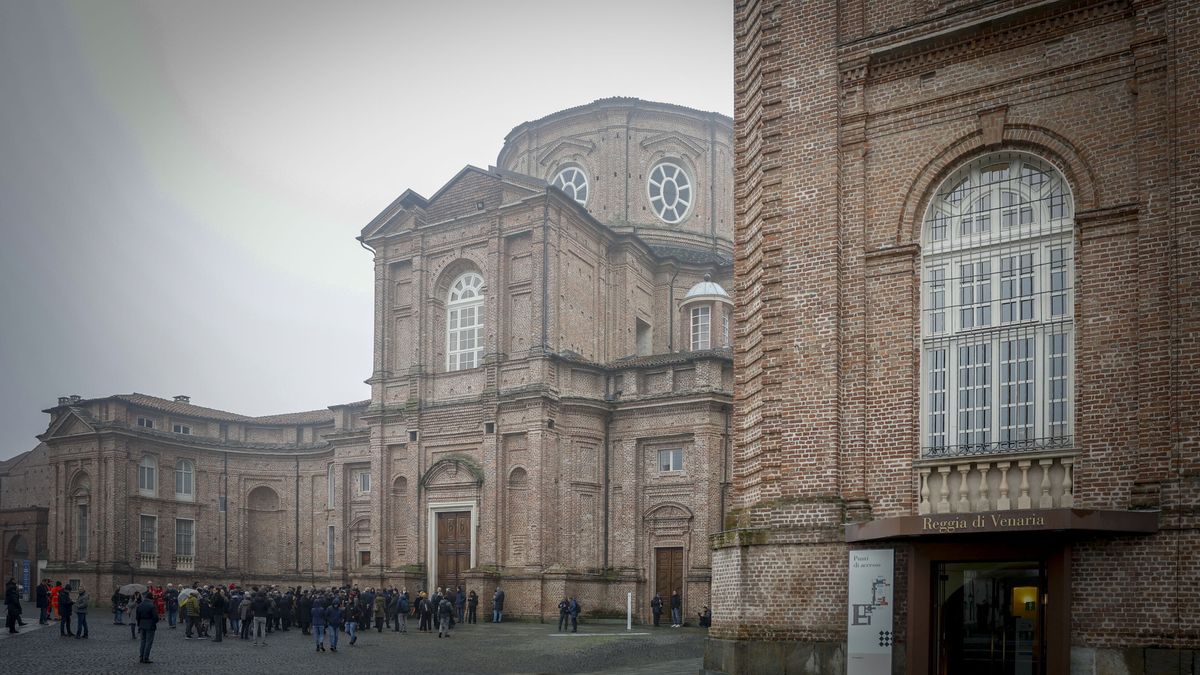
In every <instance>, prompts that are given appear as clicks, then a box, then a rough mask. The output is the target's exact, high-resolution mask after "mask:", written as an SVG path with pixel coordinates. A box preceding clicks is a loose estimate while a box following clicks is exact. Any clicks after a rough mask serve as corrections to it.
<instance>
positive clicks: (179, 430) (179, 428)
mask: <svg viewBox="0 0 1200 675" xmlns="http://www.w3.org/2000/svg"><path fill="white" fill-rule="evenodd" d="M171 432H172V433H176V434H179V435H181V436H191V435H192V427H191V426H190V425H187V424H180V423H179V422H176V423H175V424H172V425H171Z"/></svg>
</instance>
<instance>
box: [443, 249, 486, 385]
mask: <svg viewBox="0 0 1200 675" xmlns="http://www.w3.org/2000/svg"><path fill="white" fill-rule="evenodd" d="M482 357H483V277H481V276H479V275H478V274H476V273H475V272H467V273H466V274H463V275H461V276H459V277H458V278H457V279H455V280H454V283H453V284H451V286H450V294H449V297H448V298H447V299H446V370H465V369H467V368H474V367H476V366H478V365H479V362H480V360H481V358H482Z"/></svg>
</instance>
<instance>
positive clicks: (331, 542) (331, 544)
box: [325, 525, 337, 574]
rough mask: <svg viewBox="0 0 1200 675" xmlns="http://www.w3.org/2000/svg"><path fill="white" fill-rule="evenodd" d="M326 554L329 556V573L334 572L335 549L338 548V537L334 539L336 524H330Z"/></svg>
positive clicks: (327, 562)
mask: <svg viewBox="0 0 1200 675" xmlns="http://www.w3.org/2000/svg"><path fill="white" fill-rule="evenodd" d="M325 536H326V540H327V541H326V544H325V555H326V557H327V558H328V559H327V560H326V564H327V565H328V566H329V573H330V574H333V559H334V551H336V550H337V543H336V539H334V526H333V525H330V526H329V530H328V531H327V533H326V535H325Z"/></svg>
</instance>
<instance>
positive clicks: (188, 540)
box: [175, 518, 196, 556]
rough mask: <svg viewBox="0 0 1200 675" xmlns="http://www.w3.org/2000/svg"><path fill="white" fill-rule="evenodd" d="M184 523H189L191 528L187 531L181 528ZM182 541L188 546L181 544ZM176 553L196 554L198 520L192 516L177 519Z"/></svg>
mask: <svg viewBox="0 0 1200 675" xmlns="http://www.w3.org/2000/svg"><path fill="white" fill-rule="evenodd" d="M182 523H188V525H189V528H188V529H187V530H186V531H185V530H184V529H180V527H179V526H180V524H182ZM181 537H183V538H182V539H181ZM181 542H182V543H184V544H186V546H181V545H180V543H181ZM175 555H189V556H195V555H196V521H195V520H194V519H192V518H176V519H175Z"/></svg>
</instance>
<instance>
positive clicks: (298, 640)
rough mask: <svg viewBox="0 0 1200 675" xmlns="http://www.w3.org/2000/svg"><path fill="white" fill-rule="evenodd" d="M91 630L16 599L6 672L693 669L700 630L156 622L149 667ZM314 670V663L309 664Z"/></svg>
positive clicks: (672, 674)
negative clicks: (190, 626)
mask: <svg viewBox="0 0 1200 675" xmlns="http://www.w3.org/2000/svg"><path fill="white" fill-rule="evenodd" d="M88 616H89V619H90V621H89V623H90V629H91V637H90V638H89V639H88V640H75V639H72V638H62V637H59V633H58V630H59V629H58V624H57V623H52V624H50V625H49V626H38V625H37V610H36V609H34V608H33V607H32V606H31V605H28V604H27V605H26V606H25V616H24V619H25V622H26V624H27V625H26V626H25V627H23V628H22V629H21V630H22V632H21V633H20V634H18V635H9V634H7V633H2V634H0V664H2V669H3V671H4V672H8V673H54V674H55V675H67V674H70V673H122V674H128V673H130V672H143V671H145V672H155V671H160V672H168V673H174V672H180V668H183V669H184V671H183V672H187V673H210V672H211V673H217V672H220V673H284V672H293V673H299V672H350V673H442V674H445V675H451V674H454V673H522V674H524V673H529V674H534V673H538V674H540V673H616V674H618V675H633V674H634V673H656V674H661V675H685V674H686V675H695V674H696V673H697V672H698V671H699V670H700V666H701V660H702V655H703V652H704V635H705V631H703V630H701V629H698V628H681V629H671V628H667V627H662V628H653V627H647V626H637V625H635V626H634V627H633V630H632V631H629V632H628V633H627V632H626V631H625V626H624V624H620V625H618V624H612V623H603V624H594V625H587V624H583V623H581V624H580V626H579V633H578V634H575V635H569V634H568V635H564V634H556V633H555V630H554V629H555V627H556V626H555V625H554V624H536V623H523V622H506V623H503V624H499V625H493V624H490V623H480V624H476V625H466V626H458V627H456V628H455V630H454V635H453V637H451V638H449V639H441V640H439V639H438V637H437V634H436V633H432V634H430V633H418V632H417V631H416V629H415V627H416V624H415V623H411V622H410V624H409V625H410V630H409V632H408V634H407V635H399V634H396V633H393V632H387V631H385V632H384V633H382V634H380V633H377V632H375V630H374V629H372V630H371V631H370V632H363V633H360V637H359V639H358V644H357V645H356V646H354V647H351V646H349V645H348V641H347V640H345V639H344V638H345V635H344V634H343V635H342V638H341V639H340V641H339V643H338V651H337V653H331V652H325V653H316V652H315V646H314V644H315V643H314V642H313V638H312V637H310V636H305V635H303V634H301V632H300V630H299V629H296V628H293V629H292V630H290V631H288V632H285V633H284V632H276V633H272V634H271V636H270V638H269V640H268V646H266V647H254V646H253V645H252V643H251V642H250V641H244V642H243V641H241V640H237V639H228V638H227V639H226V640H225V641H224V642H221V643H214V642H210V641H205V640H185V639H184V636H183V628H182V627H180V628H177V629H175V630H168V629H167V624H166V622H165V621H164V622H162V623H161V624H159V625H160V629H159V631H158V635H157V636H156V638H155V641H154V651H153V653H152V654H151V659H152V660H153V661H154V663H153V664H150V665H142V664H139V663H138V662H137V660H138V655H137V646H138V641H137V640H132V639H130V637H129V627H128V626H115V625H113V623H112V614H110V613H108V612H103V611H100V612H91V613H89V615H88ZM314 669H316V670H314Z"/></svg>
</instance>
